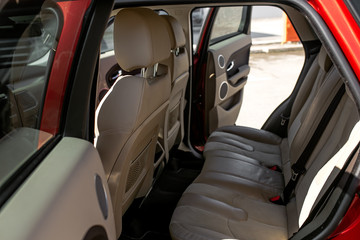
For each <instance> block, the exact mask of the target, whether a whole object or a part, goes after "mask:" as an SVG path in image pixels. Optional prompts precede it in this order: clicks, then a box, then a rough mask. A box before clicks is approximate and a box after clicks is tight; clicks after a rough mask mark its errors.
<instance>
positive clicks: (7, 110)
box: [0, 1, 62, 187]
mask: <svg viewBox="0 0 360 240" xmlns="http://www.w3.org/2000/svg"><path fill="white" fill-rule="evenodd" d="M61 26H62V12H61V10H60V8H59V7H58V5H57V4H56V3H55V2H52V1H45V2H44V3H41V2H40V1H36V2H29V1H26V4H24V3H23V2H21V3H18V4H14V2H13V1H10V2H8V3H4V4H0V156H1V157H0V187H1V186H2V185H3V183H4V182H6V181H7V179H9V177H10V176H12V174H13V173H14V172H15V171H16V170H17V169H19V168H20V167H21V166H22V165H23V164H24V162H26V160H27V159H28V158H29V157H30V156H32V155H33V154H34V153H35V152H36V151H37V150H38V149H39V148H40V147H41V146H43V144H44V143H46V142H47V141H48V140H49V139H50V138H52V135H51V134H49V133H45V132H42V131H40V130H38V129H39V126H40V120H41V110H42V106H43V100H44V97H45V90H46V84H47V80H48V76H49V74H50V70H51V66H52V61H53V58H54V55H55V52H56V48H57V41H58V39H59V35H60V32H61V31H60V30H61Z"/></svg>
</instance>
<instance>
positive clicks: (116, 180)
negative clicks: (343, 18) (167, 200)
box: [95, 9, 171, 236]
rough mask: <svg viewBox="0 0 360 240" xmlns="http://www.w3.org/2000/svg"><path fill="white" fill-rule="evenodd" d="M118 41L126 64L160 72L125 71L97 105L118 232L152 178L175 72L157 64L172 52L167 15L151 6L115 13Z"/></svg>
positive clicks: (99, 141)
mask: <svg viewBox="0 0 360 240" xmlns="http://www.w3.org/2000/svg"><path fill="white" fill-rule="evenodd" d="M114 43H115V55H116V59H117V60H118V63H119V65H120V66H121V68H122V69H125V70H126V71H131V70H133V69H136V68H146V69H151V71H152V72H154V71H155V73H156V74H151V76H148V77H139V76H123V77H120V78H119V79H117V80H116V82H115V83H114V85H113V86H112V87H111V88H110V90H109V91H108V93H107V94H106V95H105V96H104V98H103V99H102V101H101V102H100V104H99V106H98V108H97V110H96V122H95V131H96V133H95V135H96V139H95V140H96V141H95V145H96V148H97V149H98V150H99V153H100V156H101V159H102V161H103V165H104V169H105V173H106V176H107V180H108V184H109V189H110V194H111V200H112V203H113V206H114V212H115V222H116V231H117V236H119V235H120V233H121V218H122V215H123V214H124V213H125V211H126V210H127V208H128V207H129V205H130V204H131V202H132V201H133V199H134V198H136V197H141V196H144V195H145V194H146V193H147V191H148V190H149V189H150V187H151V184H152V180H153V161H154V155H155V146H156V141H157V137H158V134H159V130H160V126H162V124H163V121H164V118H165V112H166V109H167V106H168V103H169V101H168V99H169V95H170V89H171V77H170V72H169V68H168V66H166V65H164V64H159V65H158V67H154V66H153V65H155V64H156V65H157V63H158V62H161V61H164V60H165V59H167V58H168V57H169V56H170V40H169V36H168V33H167V30H166V25H165V21H164V20H163V19H162V18H161V17H160V16H158V15H157V14H156V13H154V12H153V11H152V10H150V9H125V10H121V11H120V12H119V13H118V14H117V15H116V17H115V23H114ZM156 69H157V71H156Z"/></svg>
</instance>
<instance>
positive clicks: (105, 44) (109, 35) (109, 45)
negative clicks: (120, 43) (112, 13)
mask: <svg viewBox="0 0 360 240" xmlns="http://www.w3.org/2000/svg"><path fill="white" fill-rule="evenodd" d="M113 36H114V17H112V18H111V19H110V20H109V24H108V27H107V28H106V29H105V32H104V36H103V39H102V41H101V53H105V52H109V51H112V50H114V39H113Z"/></svg>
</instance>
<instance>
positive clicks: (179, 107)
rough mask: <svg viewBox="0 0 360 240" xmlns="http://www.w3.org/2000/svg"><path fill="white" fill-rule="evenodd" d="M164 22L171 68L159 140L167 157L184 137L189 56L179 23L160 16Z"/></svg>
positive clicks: (172, 18) (167, 157) (168, 17)
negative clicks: (169, 85)
mask: <svg viewBox="0 0 360 240" xmlns="http://www.w3.org/2000/svg"><path fill="white" fill-rule="evenodd" d="M162 17H163V18H164V19H165V20H166V22H167V27H168V31H169V36H170V42H171V52H172V53H171V56H170V59H168V62H169V65H170V69H171V94H170V103H169V107H168V109H167V111H166V115H165V122H164V127H163V128H162V131H161V133H160V140H161V143H162V144H163V146H164V149H165V157H166V159H167V160H168V159H169V151H170V150H171V148H172V147H173V146H174V144H175V142H181V141H182V139H183V137H184V108H185V91H186V85H187V82H188V78H189V58H188V53H187V50H186V48H185V44H186V38H185V33H184V31H183V28H182V26H181V25H180V23H179V22H178V21H177V20H176V19H175V18H174V17H172V16H167V15H163V16H162Z"/></svg>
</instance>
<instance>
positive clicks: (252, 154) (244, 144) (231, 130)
mask: <svg viewBox="0 0 360 240" xmlns="http://www.w3.org/2000/svg"><path fill="white" fill-rule="evenodd" d="M317 59H318V60H317V61H316V62H314V65H317V66H316V67H312V69H313V70H311V71H310V72H311V75H309V76H308V77H307V79H306V81H305V82H304V84H305V85H303V86H304V87H303V89H302V90H301V91H300V93H301V94H300V95H299V97H297V99H296V100H295V104H298V105H299V109H298V110H297V111H296V110H294V111H293V113H292V114H297V115H296V116H292V117H293V119H294V120H293V122H292V124H291V126H290V127H289V139H281V138H280V137H278V136H276V135H274V134H271V133H269V132H266V131H262V130H255V129H250V128H244V127H235V126H229V127H224V128H221V129H220V130H218V131H216V132H214V133H213V134H212V135H211V137H210V138H209V142H208V143H207V144H206V146H205V149H206V151H205V154H204V156H205V164H204V166H203V169H202V171H201V174H200V175H199V176H198V177H197V179H196V180H195V181H194V183H192V184H191V185H190V186H189V187H188V189H187V190H186V191H185V192H184V194H183V196H182V197H181V199H180V201H179V203H178V206H177V207H176V209H175V211H174V214H173V217H172V220H171V223H170V232H171V235H172V238H173V239H176V240H180V239H197V240H200V239H288V238H289V237H291V236H292V235H293V233H294V232H296V231H297V230H298V229H299V227H300V226H301V224H302V223H303V221H304V219H306V217H307V215H305V216H304V212H306V211H307V214H308V213H309V208H310V209H311V207H312V206H304V202H305V200H306V201H307V202H309V201H308V199H312V200H311V202H312V203H314V202H316V200H318V199H319V198H320V197H321V196H322V195H323V194H324V192H325V189H326V187H328V186H329V183H328V182H327V184H322V185H321V186H318V188H320V189H321V190H319V191H318V192H317V194H316V195H314V196H313V195H311V193H309V192H308V189H309V187H310V186H311V185H313V182H314V178H315V176H316V177H317V179H319V178H321V176H319V175H318V172H320V171H321V170H322V169H323V167H324V166H325V165H327V162H328V161H329V160H330V159H333V156H334V155H335V154H336V153H337V152H344V148H346V146H348V145H349V144H348V143H349V142H352V143H354V142H355V143H356V142H358V141H359V139H360V137H359V134H360V133H358V132H359V131H360V129H359V127H357V128H356V129H355V128H354V126H355V124H356V123H357V122H358V121H359V119H360V117H359V112H358V109H357V107H356V104H355V103H354V102H353V100H352V99H351V97H350V96H349V94H348V93H346V94H345V95H344V96H343V98H342V100H341V102H340V103H339V105H338V106H337V108H336V111H335V113H334V114H333V116H332V118H331V120H330V122H329V124H328V125H327V127H326V129H325V131H324V133H323V134H322V136H321V138H320V140H319V141H318V143H317V145H316V147H315V149H314V151H313V152H312V154H311V156H310V158H309V160H308V162H307V165H306V172H305V174H304V175H303V176H301V177H300V178H299V182H298V184H297V187H296V189H295V194H294V197H293V198H292V200H291V201H290V202H289V203H288V204H287V205H286V206H283V205H277V204H274V203H272V202H270V201H269V199H270V198H271V197H274V196H279V195H281V194H282V191H283V188H284V186H285V184H286V183H287V182H288V181H289V178H290V172H291V170H290V166H291V164H293V163H294V162H295V161H296V160H297V158H298V156H299V154H301V152H302V151H303V149H304V145H306V144H307V142H308V141H309V139H310V138H311V136H312V134H313V133H314V131H315V128H316V126H317V123H318V122H319V121H320V119H321V118H322V116H323V114H324V112H325V110H326V109H327V107H328V106H329V104H330V102H331V100H332V99H333V98H334V95H335V94H336V92H337V90H338V89H339V88H340V86H341V84H342V82H343V79H342V78H341V77H340V75H339V73H338V71H337V70H336V68H335V67H334V66H332V63H331V62H330V64H329V63H328V62H327V61H328V60H326V59H329V58H328V57H327V56H326V52H325V51H323V50H322V51H321V52H320V54H319V57H318V58H317ZM326 62H327V63H326ZM314 69H317V72H316V71H314ZM310 72H309V73H310ZM312 78H314V79H312ZM311 83H312V84H311ZM305 88H309V89H305ZM304 96H306V97H305V99H303V98H300V97H304ZM300 102H302V103H303V104H302V106H301V107H300V105H301V104H300ZM294 112H295V113H294ZM314 123H315V124H314ZM352 131H353V132H354V131H356V132H355V133H352V134H351V135H353V136H357V139H355V140H354V139H352V140H351V141H350V140H349V136H350V133H351V132H352ZM290 138H291V139H290ZM353 145H354V144H352V146H353ZM346 151H347V152H351V150H350V151H349V149H347V150H346ZM343 157H345V158H347V156H343ZM274 163H277V164H279V165H278V166H279V167H280V168H281V169H282V172H278V171H274V170H271V169H269V167H270V166H271V165H270V164H274ZM335 170H336V169H335ZM337 172H338V171H333V172H332V173H331V175H330V179H334V176H335V175H334V174H336V173H337ZM326 178H327V177H326ZM322 180H323V182H324V183H325V182H326V179H322ZM306 209H307V210H306ZM300 215H301V218H300Z"/></svg>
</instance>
